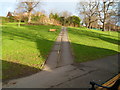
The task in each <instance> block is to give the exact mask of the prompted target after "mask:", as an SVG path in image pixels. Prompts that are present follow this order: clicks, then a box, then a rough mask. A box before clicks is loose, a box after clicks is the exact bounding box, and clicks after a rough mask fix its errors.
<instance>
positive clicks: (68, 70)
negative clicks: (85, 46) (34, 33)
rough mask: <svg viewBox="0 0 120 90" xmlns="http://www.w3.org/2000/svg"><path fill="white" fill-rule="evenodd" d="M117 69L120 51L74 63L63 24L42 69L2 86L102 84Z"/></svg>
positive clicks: (68, 86)
mask: <svg viewBox="0 0 120 90" xmlns="http://www.w3.org/2000/svg"><path fill="white" fill-rule="evenodd" d="M117 73H118V55H113V56H108V57H106V58H102V59H98V60H94V61H89V62H85V63H79V64H76V65H75V64H73V57H72V53H71V50H70V43H69V40H68V35H67V30H66V28H65V27H63V28H62V30H61V32H60V34H59V36H58V38H57V40H56V42H55V45H54V47H53V50H52V52H51V53H50V55H49V57H48V59H47V61H46V64H45V68H44V69H43V71H41V72H39V73H36V74H34V75H31V76H28V77H24V78H19V79H14V80H11V81H9V82H8V83H7V84H4V85H3V88H49V89H52V88H90V84H89V82H90V81H96V82H97V83H98V84H102V83H103V82H105V81H106V80H108V79H110V78H112V77H113V76H114V75H116V74H117Z"/></svg>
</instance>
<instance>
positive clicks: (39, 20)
mask: <svg viewBox="0 0 120 90" xmlns="http://www.w3.org/2000/svg"><path fill="white" fill-rule="evenodd" d="M6 21H8V22H26V23H28V13H23V14H22V15H20V14H17V15H16V14H15V13H11V12H8V15H7V18H6ZM80 21H81V19H80V18H79V17H78V16H75V15H73V16H72V15H70V14H68V12H67V11H65V12H62V13H61V14H58V13H50V14H49V16H47V15H45V14H44V13H42V12H36V13H33V14H31V21H30V22H29V24H32V23H34V24H35V23H36V24H52V25H62V26H73V27H79V26H80Z"/></svg>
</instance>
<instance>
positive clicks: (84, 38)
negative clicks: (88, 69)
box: [68, 27, 120, 62]
mask: <svg viewBox="0 0 120 90" xmlns="http://www.w3.org/2000/svg"><path fill="white" fill-rule="evenodd" d="M68 33H69V38H70V40H71V43H72V49H73V53H74V56H75V61H76V62H85V61H90V60H95V59H99V58H103V57H105V56H109V55H114V54H117V53H118V52H120V51H119V50H118V42H120V40H119V38H118V34H119V32H112V31H111V32H108V31H105V32H102V31H97V30H91V29H87V28H85V27H80V28H72V27H69V28H68Z"/></svg>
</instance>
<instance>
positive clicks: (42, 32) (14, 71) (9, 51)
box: [2, 23, 60, 80]
mask: <svg viewBox="0 0 120 90" xmlns="http://www.w3.org/2000/svg"><path fill="white" fill-rule="evenodd" d="M50 28H54V29H57V31H56V32H49V31H48V30H49V29H50ZM59 32H60V26H52V25H33V26H32V25H25V26H21V27H18V26H17V25H16V23H7V24H4V25H3V27H2V70H3V77H2V78H3V80H8V79H13V78H18V77H22V76H27V75H30V74H33V73H36V72H38V71H40V68H41V64H43V62H44V61H45V60H46V59H47V57H48V54H49V52H50V51H51V48H52V46H53V44H54V41H55V40H56V38H57V36H58V34H59Z"/></svg>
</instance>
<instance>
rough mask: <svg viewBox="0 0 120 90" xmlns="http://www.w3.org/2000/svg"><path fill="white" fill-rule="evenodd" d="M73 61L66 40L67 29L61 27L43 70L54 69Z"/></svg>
mask: <svg viewBox="0 0 120 90" xmlns="http://www.w3.org/2000/svg"><path fill="white" fill-rule="evenodd" d="M72 63H73V57H72V53H71V49H70V43H69V40H68V35H67V30H66V28H65V27H62V30H61V32H60V34H59V36H58V38H57V40H56V42H55V45H54V47H53V50H52V52H51V53H50V55H49V57H48V59H47V62H46V64H45V67H44V70H49V69H54V68H58V67H61V66H65V65H70V64H72Z"/></svg>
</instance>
